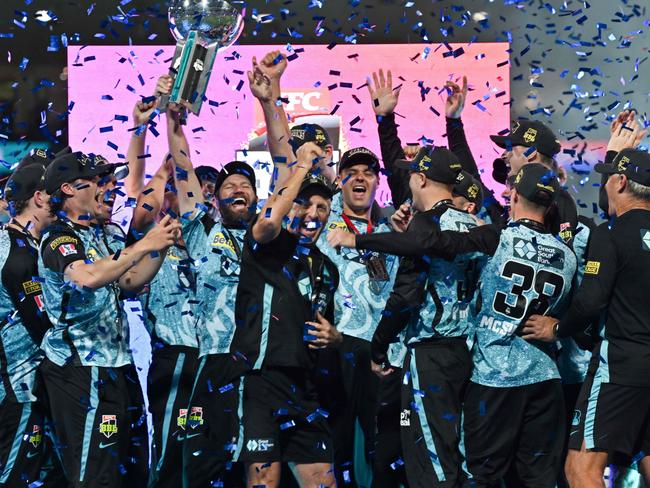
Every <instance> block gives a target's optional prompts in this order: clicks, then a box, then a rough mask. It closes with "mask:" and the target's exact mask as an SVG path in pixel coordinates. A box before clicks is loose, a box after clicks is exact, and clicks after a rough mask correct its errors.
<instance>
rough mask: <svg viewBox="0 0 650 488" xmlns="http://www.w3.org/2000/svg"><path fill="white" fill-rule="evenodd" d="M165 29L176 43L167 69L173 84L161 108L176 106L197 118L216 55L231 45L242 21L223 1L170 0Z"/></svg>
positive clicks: (239, 31) (236, 36) (234, 9)
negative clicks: (169, 104)
mask: <svg viewBox="0 0 650 488" xmlns="http://www.w3.org/2000/svg"><path fill="white" fill-rule="evenodd" d="M169 28H170V30H171V31H172V35H173V36H174V38H175V39H176V41H177V42H176V51H175V52H174V57H173V58H172V65H171V67H170V69H169V74H170V76H171V77H172V78H173V80H174V84H173V86H172V91H171V94H170V95H169V96H167V97H163V100H161V102H162V103H161V105H162V107H163V108H164V107H166V106H167V103H169V102H172V103H178V104H181V105H183V106H184V107H186V108H187V109H188V110H190V111H191V112H192V113H194V114H196V115H198V114H199V112H200V111H201V105H202V104H203V96H204V95H205V90H206V88H207V86H208V80H209V79H210V74H211V73H212V65H213V64H214V60H215V58H216V57H217V52H218V51H220V50H223V49H226V48H227V47H229V46H231V45H232V44H234V43H235V41H236V40H237V38H238V37H239V36H240V34H241V33H242V30H243V29H244V19H243V18H242V16H241V13H239V11H238V10H237V9H236V8H234V7H232V6H231V5H230V4H229V3H228V2H225V1H223V0H172V2H171V6H170V7H169Z"/></svg>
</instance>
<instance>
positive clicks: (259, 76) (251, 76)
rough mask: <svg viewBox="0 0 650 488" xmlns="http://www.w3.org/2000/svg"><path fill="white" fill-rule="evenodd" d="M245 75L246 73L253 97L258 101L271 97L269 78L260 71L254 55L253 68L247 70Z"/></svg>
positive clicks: (271, 89)
mask: <svg viewBox="0 0 650 488" xmlns="http://www.w3.org/2000/svg"><path fill="white" fill-rule="evenodd" d="M246 75H248V83H249V85H250V89H251V93H252V94H253V96H254V97H255V98H257V99H258V100H259V101H260V102H268V101H270V100H271V99H272V98H273V88H272V87H271V79H270V78H269V77H268V76H267V75H265V74H264V73H263V72H262V70H261V69H260V66H259V65H258V64H257V58H256V57H255V56H253V70H252V71H247V72H246Z"/></svg>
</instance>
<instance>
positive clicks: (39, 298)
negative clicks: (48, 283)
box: [34, 295, 45, 312]
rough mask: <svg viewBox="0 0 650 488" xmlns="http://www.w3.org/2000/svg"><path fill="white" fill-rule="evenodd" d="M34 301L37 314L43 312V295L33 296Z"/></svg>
mask: <svg viewBox="0 0 650 488" xmlns="http://www.w3.org/2000/svg"><path fill="white" fill-rule="evenodd" d="M34 301H35V302H36V307H38V311H39V312H44V311H45V303H43V295H35V296H34Z"/></svg>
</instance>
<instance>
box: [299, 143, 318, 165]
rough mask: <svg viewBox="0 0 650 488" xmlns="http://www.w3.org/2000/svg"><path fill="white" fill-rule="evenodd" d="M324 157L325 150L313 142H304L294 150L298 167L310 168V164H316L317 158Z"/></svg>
mask: <svg viewBox="0 0 650 488" xmlns="http://www.w3.org/2000/svg"><path fill="white" fill-rule="evenodd" d="M323 157H325V151H324V150H323V148H322V147H320V146H318V145H317V144H316V143H314V142H306V143H305V144H303V145H302V146H300V147H299V148H298V151H296V159H297V160H298V164H297V165H296V166H298V167H301V168H302V167H307V168H309V169H311V167H312V165H314V164H316V163H317V162H318V161H316V160H317V159H322V158H323Z"/></svg>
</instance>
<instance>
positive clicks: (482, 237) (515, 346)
mask: <svg viewBox="0 0 650 488" xmlns="http://www.w3.org/2000/svg"><path fill="white" fill-rule="evenodd" d="M416 217H417V216H416ZM411 227H412V224H411V226H409V230H410V229H411ZM357 247H360V248H364V249H365V248H373V249H376V250H382V251H385V252H396V253H399V254H401V255H403V256H411V257H417V256H419V255H421V254H428V255H429V254H430V255H436V256H438V257H443V258H445V259H449V260H451V259H454V258H455V257H456V256H459V255H462V254H466V253H470V252H480V253H483V254H487V255H489V256H490V257H489V258H488V259H487V261H486V264H485V266H484V267H483V270H482V271H481V275H480V278H479V296H478V299H477V315H476V316H475V318H474V321H475V322H474V323H475V327H476V330H475V341H474V348H473V361H474V373H473V376H472V381H473V382H475V383H478V384H482V385H485V386H495V387H511V386H522V385H528V384H533V383H537V382H540V381H545V380H549V379H554V378H559V373H558V369H557V366H556V364H555V359H554V351H549V350H547V347H549V346H545V345H543V344H537V343H531V342H528V341H525V340H523V339H522V338H521V337H520V336H519V335H518V333H519V330H520V326H521V325H522V324H523V322H524V321H525V319H526V318H527V317H529V316H530V315H532V314H534V313H538V314H544V313H549V314H553V313H554V312H557V311H559V309H560V307H561V306H562V304H563V302H564V300H565V299H566V298H567V295H568V293H569V290H570V289H571V284H572V282H573V276H574V274H575V272H576V257H575V254H574V253H573V250H572V249H571V248H569V247H568V246H567V245H566V244H564V243H563V242H561V241H560V240H558V239H556V238H555V237H554V236H553V235H551V234H549V233H546V231H545V230H544V229H543V228H542V226H541V224H538V223H536V222H530V221H523V220H521V221H517V222H513V223H511V224H509V225H508V227H506V229H504V230H501V229H500V228H499V227H498V226H496V225H494V224H491V225H483V226H480V227H475V228H473V229H470V230H469V231H468V232H464V233H463V232H455V231H441V230H440V229H439V228H438V227H437V226H432V225H429V226H428V227H427V226H420V225H418V226H417V227H415V228H414V230H413V231H412V232H406V233H404V234H388V235H387V234H384V235H380V234H378V235H377V236H363V237H362V238H358V239H357ZM423 278H424V277H423ZM373 346H374V340H373ZM373 356H374V357H375V358H377V359H379V358H378V357H377V356H376V355H375V351H374V350H373Z"/></svg>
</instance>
